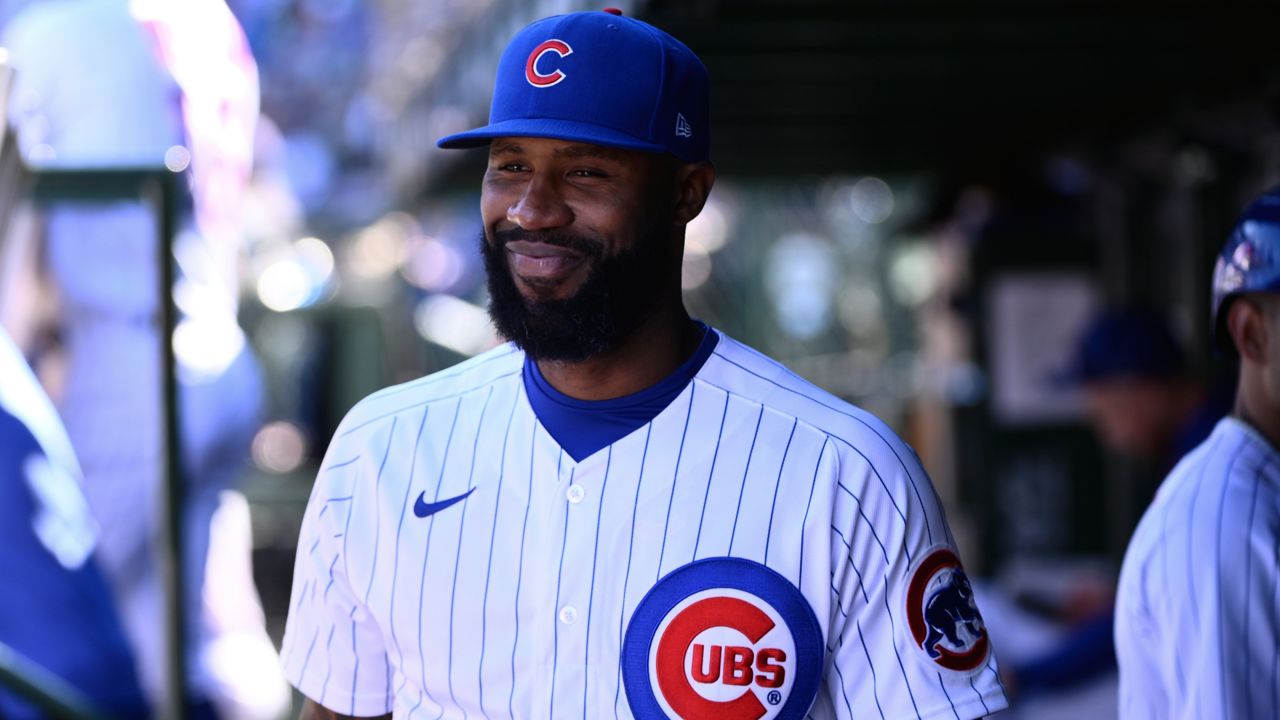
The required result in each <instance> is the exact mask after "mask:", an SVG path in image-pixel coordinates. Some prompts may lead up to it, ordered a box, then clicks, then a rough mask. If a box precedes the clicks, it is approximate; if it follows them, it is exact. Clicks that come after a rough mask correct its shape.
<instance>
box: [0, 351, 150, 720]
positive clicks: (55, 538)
mask: <svg viewBox="0 0 1280 720" xmlns="http://www.w3.org/2000/svg"><path fill="white" fill-rule="evenodd" d="M79 476H80V466H79V463H77V462H76V458H75V454H74V453H73V452H72V450H71V441H70V440H68V439H67V434H66V430H64V429H63V428H62V423H60V422H59V421H58V416H57V414H56V413H55V412H54V409H53V404H52V403H50V402H49V398H48V397H46V396H45V395H44V392H43V391H42V390H41V389H40V385H39V383H38V382H37V381H36V378H35V376H34V375H32V374H31V371H30V369H29V368H28V367H27V364H26V361H25V360H23V358H22V355H21V353H19V352H18V348H17V347H16V346H15V345H14V344H13V343H12V342H11V341H10V340H9V336H8V334H7V333H5V331H4V330H3V329H0V578H3V580H2V582H3V583H4V584H3V588H4V591H3V592H0V646H3V647H4V648H8V649H9V650H12V651H14V652H16V653H17V654H18V655H19V656H21V657H23V658H25V659H26V660H27V661H29V663H30V665H31V666H32V667H33V668H36V669H38V670H42V671H44V672H45V673H47V674H49V675H52V676H53V677H55V678H58V679H59V680H62V681H64V682H65V683H66V684H67V685H68V686H69V687H71V688H74V690H76V691H78V692H79V693H80V694H81V698H82V700H83V702H85V703H87V704H89V705H91V706H92V707H93V708H95V709H96V710H97V711H99V712H105V713H108V714H109V715H111V716H112V717H127V718H146V717H149V716H150V712H149V708H148V706H147V702H146V699H145V697H144V696H143V694H142V688H141V687H140V686H139V684H138V677H137V673H136V671H135V668H134V656H133V653H132V652H131V651H130V649H129V645H128V643H127V642H126V641H125V636H124V632H123V630H122V628H121V626H120V620H119V618H118V617H117V615H116V608H115V603H114V602H113V601H112V598H111V593H110V591H109V590H108V588H107V584H106V582H105V581H104V580H103V578H102V575H101V574H100V573H99V571H98V567H97V563H96V562H95V555H96V553H95V552H94V546H95V544H96V540H97V539H96V537H95V535H96V530H97V528H96V526H95V525H94V522H93V520H92V518H90V516H89V507H88V505H87V504H86V503H85V500H84V495H83V494H82V493H81V492H80V487H79V485H78V484H77V480H78V479H79ZM0 717H4V718H10V719H12V720H18V719H21V718H40V717H46V714H45V713H44V712H42V711H41V710H40V709H39V708H37V707H35V706H34V705H32V704H31V703H29V702H27V701H26V700H23V699H21V698H20V697H19V696H18V695H17V694H15V693H14V692H13V691H12V690H9V689H7V688H5V687H4V686H3V685H0Z"/></svg>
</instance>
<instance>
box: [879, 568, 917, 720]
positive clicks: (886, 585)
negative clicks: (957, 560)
mask: <svg viewBox="0 0 1280 720" xmlns="http://www.w3.org/2000/svg"><path fill="white" fill-rule="evenodd" d="M884 611H885V613H887V614H888V616H889V628H890V630H891V631H892V633H893V636H894V637H897V636H898V627H897V623H895V622H894V621H893V610H892V609H891V608H890V607H889V578H888V576H887V575H886V577H885V578H884ZM890 644H891V645H892V646H893V656H894V657H896V658H897V659H898V668H899V669H900V670H902V684H903V685H905V686H906V688H907V697H909V698H911V707H912V709H914V710H915V711H916V718H917V720H918V719H919V717H920V708H919V706H917V705H916V694H915V692H914V691H913V690H912V689H911V679H910V678H908V677H907V666H906V665H903V664H902V654H901V653H899V652H898V646H897V644H896V643H890Z"/></svg>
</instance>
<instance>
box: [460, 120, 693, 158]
mask: <svg viewBox="0 0 1280 720" xmlns="http://www.w3.org/2000/svg"><path fill="white" fill-rule="evenodd" d="M500 137H536V138H549V139H552V140H566V141H568V142H581V143H586V144H588V145H602V146H604V147H615V148H622V149H624V150H639V151H641V152H657V153H665V152H668V149H667V148H665V147H663V146H661V145H658V144H656V143H651V142H645V141H643V140H639V139H637V138H634V137H632V136H630V135H627V134H625V133H621V132H618V131H617V130H613V129H610V128H606V127H601V126H599V125H593V124H592V123H587V122H580V121H576V120H557V119H553V118H520V119H515V120H503V121H502V122H496V123H492V124H489V125H485V126H484V127H481V128H476V129H475V130H468V131H466V132H461V133H455V134H453V135H446V136H445V137H442V138H440V139H439V140H437V141H436V147H440V148H445V149H450V150H452V149H460V148H474V147H481V146H483V145H487V144H488V143H489V141H490V140H493V139H494V138H500Z"/></svg>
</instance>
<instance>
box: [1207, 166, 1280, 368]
mask: <svg viewBox="0 0 1280 720" xmlns="http://www.w3.org/2000/svg"><path fill="white" fill-rule="evenodd" d="M1254 292H1266V293H1277V292H1280V185H1278V186H1276V187H1273V188H1271V189H1270V190H1268V191H1267V192H1265V193H1263V194H1262V196H1261V197H1259V198H1257V199H1256V200H1254V201H1253V202H1252V203H1250V204H1249V207H1247V208H1245V211H1244V213H1243V214H1242V215H1241V216H1240V219H1239V220H1238V221H1237V222H1236V226H1235V228H1234V229H1233V230H1232V231H1231V235H1230V236H1229V237H1227V242H1226V244H1225V245H1224V246H1223V247H1222V252H1220V253H1218V261H1217V263H1216V264H1215V265H1214V268H1213V303H1212V306H1211V308H1212V311H1211V312H1212V315H1211V320H1212V322H1213V331H1214V339H1215V341H1216V342H1217V343H1218V345H1219V347H1221V348H1223V349H1226V350H1232V351H1234V350H1235V345H1233V344H1232V341H1231V335H1230V333H1228V332H1227V327H1226V315H1227V307H1228V306H1230V305H1231V301H1232V300H1234V299H1235V298H1236V297H1238V296H1240V295H1243V294H1245V293H1254Z"/></svg>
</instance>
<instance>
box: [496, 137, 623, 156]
mask: <svg viewBox="0 0 1280 720" xmlns="http://www.w3.org/2000/svg"><path fill="white" fill-rule="evenodd" d="M534 152H536V153H550V154H551V155H554V156H556V157H571V158H572V157H594V158H606V159H611V160H621V159H623V158H626V157H629V156H632V155H642V154H644V153H639V152H637V151H635V150H623V149H621V148H614V147H608V146H605V145H593V144H590V143H583V142H573V141H569V140H557V139H555V138H539V137H500V138H494V139H493V142H491V143H490V144H489V154H490V155H500V154H523V153H534Z"/></svg>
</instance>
